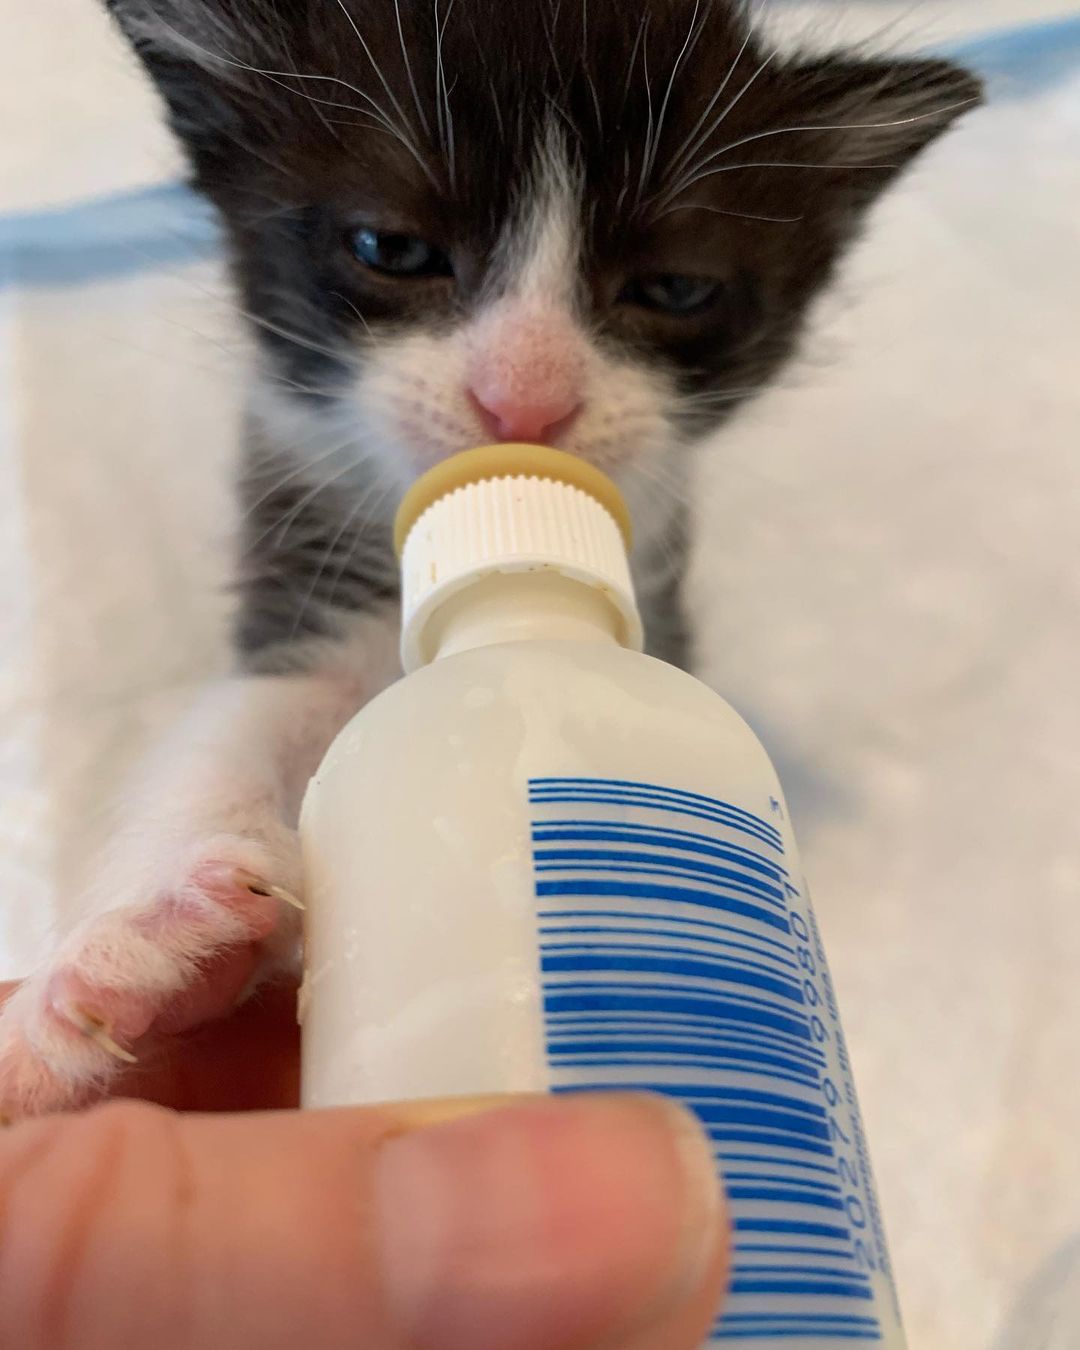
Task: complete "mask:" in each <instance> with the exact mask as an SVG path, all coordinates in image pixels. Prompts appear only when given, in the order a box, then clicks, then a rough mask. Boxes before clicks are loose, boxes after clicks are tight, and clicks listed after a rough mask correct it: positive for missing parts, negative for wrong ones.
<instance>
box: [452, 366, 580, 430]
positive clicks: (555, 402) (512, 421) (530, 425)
mask: <svg viewBox="0 0 1080 1350" xmlns="http://www.w3.org/2000/svg"><path fill="white" fill-rule="evenodd" d="M469 398H470V400H471V402H472V404H473V407H474V408H475V409H476V411H477V413H478V414H479V416H480V420H481V421H482V422H483V424H484V430H485V432H486V433H487V434H488V435H489V436H491V437H493V438H494V439H495V440H497V441H541V442H547V441H552V440H554V439H555V438H556V437H557V436H558V435H560V433H562V432H563V431H565V430H566V429H567V428H568V427H569V426H570V423H571V422H573V420H574V418H575V417H576V416H577V415H578V413H579V412H580V411H581V399H580V398H579V397H578V394H577V392H576V391H574V390H570V389H565V390H559V391H555V390H552V391H550V392H548V393H546V394H544V393H540V392H537V393H536V394H534V395H530V394H526V393H522V392H520V391H518V390H515V389H512V388H505V387H500V382H499V381H497V380H495V381H490V382H489V381H484V380H475V381H474V382H473V384H472V386H471V387H470V389H469Z"/></svg>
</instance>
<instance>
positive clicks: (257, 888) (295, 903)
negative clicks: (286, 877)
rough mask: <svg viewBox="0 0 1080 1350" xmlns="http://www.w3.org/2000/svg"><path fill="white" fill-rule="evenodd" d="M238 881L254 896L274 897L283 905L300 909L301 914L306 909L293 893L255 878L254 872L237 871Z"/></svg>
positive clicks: (260, 878)
mask: <svg viewBox="0 0 1080 1350" xmlns="http://www.w3.org/2000/svg"><path fill="white" fill-rule="evenodd" d="M236 879H237V881H238V882H239V883H240V885H241V886H243V887H244V889H245V890H249V891H250V892H251V894H252V895H262V896H273V897H274V899H275V900H280V901H281V903H282V904H283V905H291V906H292V908H293V909H298V910H300V912H301V913H303V911H304V909H305V905H304V902H303V901H302V900H301V899H299V898H298V897H297V896H295V895H293V893H292V891H287V890H286V889H285V887H284V886H271V885H270V884H269V882H266V881H263V879H262V877H257V876H255V874H254V873H253V872H245V871H243V870H242V869H237V872H236Z"/></svg>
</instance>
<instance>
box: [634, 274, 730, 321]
mask: <svg viewBox="0 0 1080 1350" xmlns="http://www.w3.org/2000/svg"><path fill="white" fill-rule="evenodd" d="M722 290H723V282H720V281H714V280H713V279H712V278H711V277H692V276H683V275H680V274H679V273H676V272H656V273H654V274H653V275H651V276H643V277H634V278H633V279H632V280H630V281H628V282H627V283H626V285H625V286H624V287H623V288H622V291H621V292H620V294H619V303H620V304H623V305H638V306H640V307H641V308H642V309H652V310H658V311H660V312H661V313H663V314H676V315H686V314H697V313H699V312H700V311H701V310H704V309H707V308H708V307H709V305H711V304H712V302H713V301H714V300H716V299H718V297H719V295H720V292H721V291H722Z"/></svg>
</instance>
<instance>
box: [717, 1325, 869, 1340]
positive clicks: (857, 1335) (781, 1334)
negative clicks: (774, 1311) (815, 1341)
mask: <svg viewBox="0 0 1080 1350" xmlns="http://www.w3.org/2000/svg"><path fill="white" fill-rule="evenodd" d="M796 1336H798V1339H799V1341H809V1339H811V1338H819V1339H822V1341H825V1339H826V1338H828V1339H829V1341H880V1339H882V1332H880V1330H876V1331H850V1330H845V1328H841V1330H838V1331H829V1330H828V1328H823V1327H817V1328H811V1330H806V1328H805V1327H803V1328H801V1327H778V1328H774V1330H769V1328H768V1327H757V1328H755V1330H751V1331H714V1332H713V1334H711V1336H710V1338H709V1339H710V1342H711V1341H779V1339H786V1341H794V1339H795V1338H796Z"/></svg>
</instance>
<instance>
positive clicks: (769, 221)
mask: <svg viewBox="0 0 1080 1350" xmlns="http://www.w3.org/2000/svg"><path fill="white" fill-rule="evenodd" d="M676 211H708V213H709V214H710V215H712V216H731V217H733V219H735V220H758V221H761V222H763V223H764V224H766V225H796V224H798V222H799V221H801V220H805V219H806V217H805V216H764V215H758V214H756V213H755V212H753V211H732V210H730V209H728V208H726V207H722V206H709V205H707V204H706V203H705V202H677V203H676V204H675V205H674V206H665V207H664V208H663V209H662V210H660V211H651V212H650V213H649V217H650V219H651V220H662V219H663V218H664V217H665V216H670V215H672V214H673V213H674V212H676Z"/></svg>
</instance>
